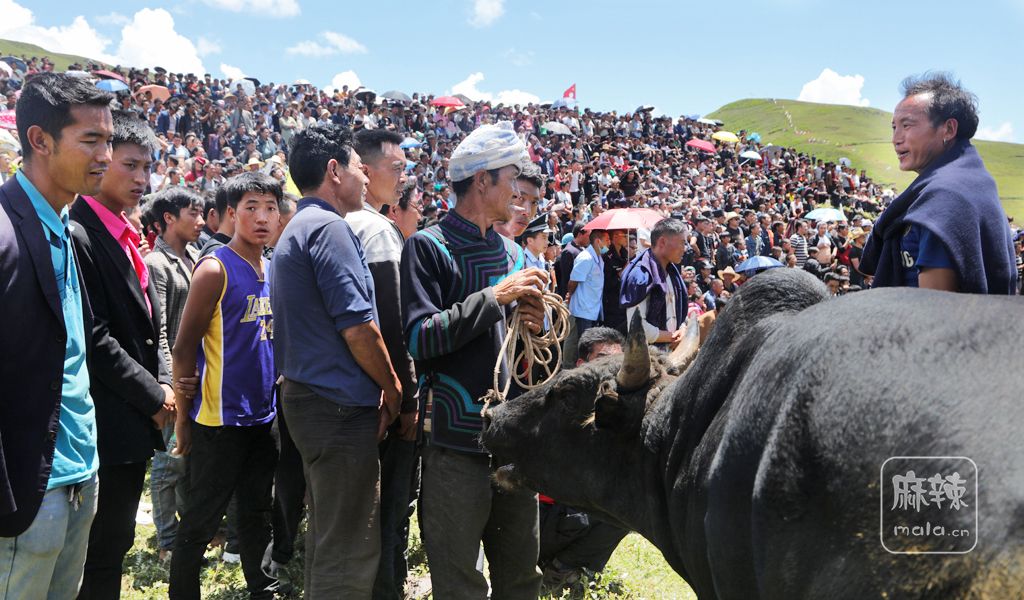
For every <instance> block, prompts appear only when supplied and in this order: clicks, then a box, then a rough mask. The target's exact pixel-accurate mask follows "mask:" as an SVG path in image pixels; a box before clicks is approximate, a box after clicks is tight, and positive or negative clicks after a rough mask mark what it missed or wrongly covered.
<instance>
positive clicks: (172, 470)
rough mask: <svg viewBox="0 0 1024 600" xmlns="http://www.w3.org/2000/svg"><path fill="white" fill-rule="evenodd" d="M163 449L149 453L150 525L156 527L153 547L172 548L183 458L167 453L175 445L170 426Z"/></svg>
mask: <svg viewBox="0 0 1024 600" xmlns="http://www.w3.org/2000/svg"><path fill="white" fill-rule="evenodd" d="M163 433H164V444H166V445H167V452H157V453H155V454H154V455H153V470H152V472H151V473H150V475H149V494H150V496H152V499H153V524H154V525H155V526H156V542H157V547H158V548H160V549H161V550H171V549H172V548H174V534H176V533H177V532H178V512H179V511H181V510H184V508H185V488H186V487H187V486H186V484H187V482H186V481H185V457H183V456H171V453H170V451H171V450H172V449H174V446H175V444H174V443H173V442H172V440H171V436H172V435H173V434H174V425H173V424H171V425H168V426H167V427H165V428H164V431H163Z"/></svg>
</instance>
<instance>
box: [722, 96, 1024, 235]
mask: <svg viewBox="0 0 1024 600" xmlns="http://www.w3.org/2000/svg"><path fill="white" fill-rule="evenodd" d="M708 116H709V117H710V118H713V119H720V120H722V121H724V122H725V128H726V129H729V130H731V131H738V130H740V129H746V130H747V131H756V132H758V133H760V134H761V139H762V142H763V143H769V142H771V143H773V144H776V145H779V146H786V147H793V148H796V149H798V150H800V151H801V152H806V153H809V154H813V155H815V156H817V157H818V158H823V159H825V160H831V161H836V160H838V159H839V158H841V157H847V158H849V159H850V160H851V161H853V165H854V167H856V168H858V169H865V170H866V171H867V173H868V175H869V176H871V177H872V178H874V179H876V180H878V181H881V182H883V183H885V184H887V185H893V186H895V187H896V188H897V189H898V190H902V189H903V188H904V187H905V186H906V185H907V184H909V183H910V182H911V181H912V180H913V179H914V174H913V173H904V172H902V171H900V170H899V167H898V165H897V162H896V155H895V153H894V152H893V150H892V144H891V143H890V138H891V133H892V128H891V121H892V113H889V112H885V111H883V110H879V109H877V108H863V107H856V106H838V105H834V104H816V103H812V102H799V101H796V100H778V99H751V100H740V101H738V102H733V103H731V104H727V105H725V106H723V107H722V108H720V109H718V110H717V111H715V112H713V113H711V114H710V115H708ZM975 145H976V146H977V148H978V152H979V153H981V156H982V158H983V159H984V160H985V165H986V166H987V167H988V170H989V172H991V173H992V176H993V177H995V179H996V183H997V184H998V186H999V196H1000V198H1001V199H1002V201H1003V207H1004V208H1005V209H1006V212H1007V214H1010V215H1012V216H1014V217H1015V218H1016V219H1024V144H1007V143H1004V142H986V141H976V142H975Z"/></svg>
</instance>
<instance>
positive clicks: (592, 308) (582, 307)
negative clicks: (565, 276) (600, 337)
mask: <svg viewBox="0 0 1024 600" xmlns="http://www.w3.org/2000/svg"><path fill="white" fill-rule="evenodd" d="M608 246H609V242H608V232H607V231H599V230H596V229H595V230H593V231H591V232H590V246H589V247H588V248H587V249H586V250H584V251H583V252H580V254H579V256H577V257H576V260H574V261H573V264H572V272H571V273H570V274H569V289H568V293H566V295H565V299H566V301H567V302H568V303H569V313H570V314H572V316H573V321H575V325H576V333H577V334H579V335H583V332H584V331H586V330H587V329H589V328H591V327H593V326H594V325H596V324H597V322H598V321H599V320H600V319H601V298H602V293H603V292H604V262H603V259H602V258H601V256H602V255H604V254H605V253H607V252H608Z"/></svg>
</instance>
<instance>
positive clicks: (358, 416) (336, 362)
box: [270, 124, 402, 598]
mask: <svg viewBox="0 0 1024 600" xmlns="http://www.w3.org/2000/svg"><path fill="white" fill-rule="evenodd" d="M361 166H362V162H361V161H360V159H359V155H358V154H356V152H355V151H354V150H352V136H351V133H350V132H349V131H348V130H347V129H344V128H342V127H339V126H337V125H334V124H326V125H316V126H313V127H311V128H309V129H306V130H304V131H302V132H301V133H297V134H296V135H295V138H293V140H292V148H291V156H290V158H289V169H290V172H291V176H292V179H293V181H294V182H295V185H296V186H298V188H299V190H300V191H302V194H303V196H304V197H303V199H302V200H301V201H300V202H299V205H298V209H297V211H296V214H295V216H294V217H293V218H292V220H291V221H290V222H289V223H288V226H287V227H285V230H284V232H282V234H281V238H280V239H279V240H278V242H277V246H276V247H275V249H274V259H273V262H272V264H271V272H272V275H271V279H270V281H271V289H270V299H271V307H272V310H273V313H274V360H275V363H276V364H277V368H278V370H279V371H280V372H281V374H282V375H283V376H284V382H283V384H282V387H281V392H282V398H281V407H282V409H283V410H284V413H285V417H286V419H287V422H288V429H289V431H290V433H291V436H292V439H293V440H294V441H295V445H296V446H297V447H298V450H299V454H300V455H302V462H303V467H304V471H305V473H306V481H307V484H308V486H309V499H310V502H309V531H308V533H307V534H306V562H307V566H306V581H305V590H306V594H307V595H308V596H309V597H310V598H357V597H358V598H364V597H369V596H370V594H371V591H372V590H373V582H374V576H375V575H376V573H377V566H378V562H379V557H380V545H381V537H380V529H379V521H378V518H377V512H378V502H379V493H378V489H379V488H378V484H379V477H380V467H379V462H378V457H377V442H378V440H379V439H380V438H382V437H383V435H384V432H385V431H386V429H387V428H388V426H389V425H390V424H391V423H392V422H393V421H394V420H395V419H396V418H397V417H398V413H399V406H400V403H401V400H402V385H401V383H400V382H399V380H398V376H397V375H396V374H395V370H394V368H393V367H392V365H391V362H390V359H389V356H388V352H387V348H386V347H385V345H384V340H383V338H382V336H381V333H380V329H379V326H378V317H377V309H376V300H375V297H374V287H373V277H372V275H371V274H370V269H369V268H368V267H367V264H366V257H365V256H364V254H363V249H362V246H361V245H360V243H359V238H358V237H356V234H355V233H353V231H352V229H351V227H349V225H348V223H346V222H345V220H344V219H343V218H342V217H343V216H344V215H345V214H347V213H350V212H353V211H358V210H361V209H362V206H363V198H364V196H365V194H366V184H367V181H368V180H367V178H366V175H365V174H364V173H363V172H362V170H361Z"/></svg>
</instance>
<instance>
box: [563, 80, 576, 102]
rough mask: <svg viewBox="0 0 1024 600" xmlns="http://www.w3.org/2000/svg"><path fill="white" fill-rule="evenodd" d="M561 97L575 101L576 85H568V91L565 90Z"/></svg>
mask: <svg viewBox="0 0 1024 600" xmlns="http://www.w3.org/2000/svg"><path fill="white" fill-rule="evenodd" d="M562 97H563V98H572V99H573V100H575V99H576V84H575V83H574V84H572V85H570V86H569V89H567V90H565V92H564V93H563V94H562Z"/></svg>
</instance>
